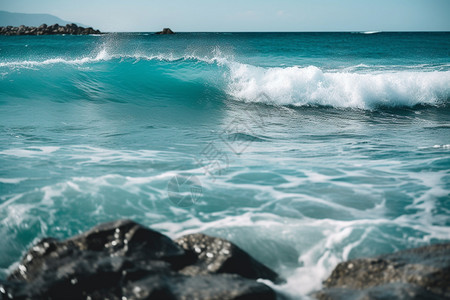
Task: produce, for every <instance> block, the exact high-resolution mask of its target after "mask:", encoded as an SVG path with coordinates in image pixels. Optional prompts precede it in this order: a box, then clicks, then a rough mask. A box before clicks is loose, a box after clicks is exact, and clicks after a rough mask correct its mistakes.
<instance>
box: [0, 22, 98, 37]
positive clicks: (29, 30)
mask: <svg viewBox="0 0 450 300" xmlns="http://www.w3.org/2000/svg"><path fill="white" fill-rule="evenodd" d="M56 34H71V35H88V34H102V32H100V30H95V29H93V28H92V27H87V28H85V27H82V26H78V25H76V24H67V25H66V26H60V25H58V24H54V25H50V26H47V24H42V25H41V26H39V27H33V26H24V25H21V26H19V27H13V26H4V27H0V35H9V36H11V35H56Z"/></svg>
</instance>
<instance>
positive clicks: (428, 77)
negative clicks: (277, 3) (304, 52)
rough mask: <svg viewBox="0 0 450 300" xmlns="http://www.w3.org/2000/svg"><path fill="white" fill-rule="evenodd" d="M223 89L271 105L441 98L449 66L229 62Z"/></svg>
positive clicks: (366, 104) (370, 104) (447, 88)
mask: <svg viewBox="0 0 450 300" xmlns="http://www.w3.org/2000/svg"><path fill="white" fill-rule="evenodd" d="M228 93H229V94H230V95H232V96H234V97H235V98H237V99H240V100H243V101H246V102H261V103H266V104H274V105H292V106H305V105H316V106H332V107H339V108H360V109H373V108H376V107H382V106H387V107H397V106H409V107H411V106H415V105H418V104H423V105H439V104H446V102H447V101H448V99H449V98H450V72H449V71H446V72H436V71H433V72H408V71H401V72H395V71H390V72H383V73H364V74H360V73H349V72H326V71H323V70H321V69H320V68H318V67H315V66H309V67H305V68H301V67H287V68H262V67H255V66H251V65H246V64H239V63H233V64H231V66H230V74H229V86H228Z"/></svg>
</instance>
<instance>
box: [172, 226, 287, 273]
mask: <svg viewBox="0 0 450 300" xmlns="http://www.w3.org/2000/svg"><path fill="white" fill-rule="evenodd" d="M175 242H177V243H178V244H179V245H180V246H181V247H182V248H183V249H184V250H185V251H186V252H187V253H188V254H190V255H191V256H193V257H195V262H194V263H192V264H190V265H188V266H186V267H185V268H183V269H182V270H180V273H183V274H187V275H202V274H210V273H231V274H239V275H241V276H243V277H246V278H250V279H258V278H263V279H269V280H271V281H273V282H281V281H282V280H281V278H279V277H278V275H277V274H276V273H275V272H273V271H272V270H270V269H269V268H267V267H266V266H264V265H263V264H261V263H260V262H258V261H257V260H255V259H253V258H252V257H251V256H250V255H248V254H247V253H246V252H245V251H243V250H242V249H241V248H239V247H238V246H236V245H234V244H233V243H231V242H229V241H227V240H224V239H221V238H216V237H211V236H207V235H204V234H190V235H186V236H183V237H181V238H179V239H177V240H175Z"/></svg>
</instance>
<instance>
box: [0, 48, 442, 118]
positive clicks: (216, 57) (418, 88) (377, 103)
mask: <svg viewBox="0 0 450 300" xmlns="http://www.w3.org/2000/svg"><path fill="white" fill-rule="evenodd" d="M111 60H117V61H118V62H123V61H125V60H128V61H129V60H131V61H132V63H136V62H139V61H161V62H167V63H176V62H193V63H198V62H202V63H206V64H208V65H216V66H218V67H220V70H221V71H220V73H219V74H218V76H221V75H222V73H223V74H225V81H224V82H223V81H222V82H220V83H219V85H221V86H219V87H218V88H219V89H221V90H223V91H224V92H225V93H227V94H228V95H230V96H231V97H233V98H234V99H236V100H239V101H245V102H261V103H265V104H272V105H292V106H306V105H309V106H331V107H336V108H359V109H373V108H377V107H401V106H407V107H412V106H415V105H418V104H422V105H441V104H444V105H446V104H447V102H448V100H449V99H450V71H447V70H446V69H444V70H439V69H433V68H430V67H426V66H417V68H414V67H410V68H406V70H405V68H403V69H402V70H399V69H397V70H395V69H394V70H389V69H386V68H384V67H383V68H381V67H379V68H376V67H375V68H373V67H370V66H366V65H358V66H355V67H347V68H345V69H341V70H322V69H320V68H319V67H316V66H308V67H298V66H292V67H259V66H254V65H249V64H244V63H240V62H237V61H236V60H235V59H234V58H233V57H228V56H225V55H223V54H222V53H221V52H220V49H216V50H215V51H213V52H212V53H211V55H209V56H203V57H202V56H197V55H193V54H184V55H174V54H173V53H165V54H164V53H162V54H155V55H147V54H144V53H139V52H136V53H133V54H116V53H115V54H110V53H109V52H108V47H103V48H100V49H99V51H98V52H97V53H94V54H93V55H91V56H87V57H82V58H77V59H65V58H52V59H47V60H43V61H15V62H3V63H0V67H8V68H12V69H15V68H32V67H38V66H42V67H46V66H47V65H54V64H69V65H83V64H89V63H98V62H105V61H111ZM184 67H186V66H184ZM403 67H404V66H403ZM425 67H426V68H425ZM187 68H189V65H187ZM361 68H362V69H363V71H364V72H363V73H361V72H358V70H359V69H361ZM209 74H210V73H209ZM197 75H198V74H197ZM208 76H209V75H208ZM207 80H208V78H205V81H207ZM261 95H264V97H261Z"/></svg>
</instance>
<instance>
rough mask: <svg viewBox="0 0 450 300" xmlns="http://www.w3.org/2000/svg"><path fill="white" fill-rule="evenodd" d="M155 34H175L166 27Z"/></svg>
mask: <svg viewBox="0 0 450 300" xmlns="http://www.w3.org/2000/svg"><path fill="white" fill-rule="evenodd" d="M155 34H175V32H173V31H172V30H171V29H170V28H164V29H163V30H162V31H158V32H157V33H155Z"/></svg>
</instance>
